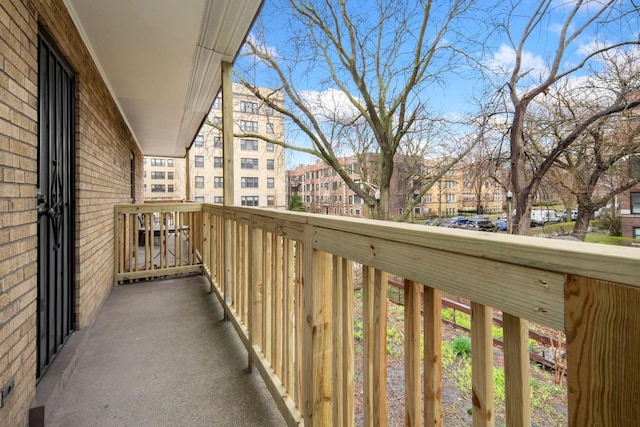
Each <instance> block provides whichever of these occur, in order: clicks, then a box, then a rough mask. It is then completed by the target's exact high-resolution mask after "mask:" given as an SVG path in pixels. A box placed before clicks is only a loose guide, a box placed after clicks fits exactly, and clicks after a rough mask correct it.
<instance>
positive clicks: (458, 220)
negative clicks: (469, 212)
mask: <svg viewBox="0 0 640 427" xmlns="http://www.w3.org/2000/svg"><path fill="white" fill-rule="evenodd" d="M467 222H469V218H467V217H466V216H454V217H451V218H449V219H447V220H446V221H444V222H443V223H442V224H440V227H452V228H459V227H462V226H463V225H465V224H466V223H467Z"/></svg>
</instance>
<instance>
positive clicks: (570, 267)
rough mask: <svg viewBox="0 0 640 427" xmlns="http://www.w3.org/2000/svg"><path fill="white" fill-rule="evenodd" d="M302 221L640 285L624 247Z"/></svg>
mask: <svg viewBox="0 0 640 427" xmlns="http://www.w3.org/2000/svg"><path fill="white" fill-rule="evenodd" d="M300 219H301V220H302V219H305V220H306V221H307V222H308V223H309V224H311V225H313V226H314V227H315V228H316V232H317V235H324V231H322V230H321V229H322V228H325V227H326V229H328V230H333V231H337V232H339V234H342V235H343V237H342V239H344V240H345V241H350V239H351V237H346V236H345V234H347V235H349V236H355V235H361V236H366V237H368V238H372V239H377V238H382V239H384V240H389V241H394V242H396V243H405V244H408V245H409V246H414V247H425V248H431V249H436V250H438V251H444V252H448V253H457V254H463V255H469V256H472V257H478V258H483V259H488V260H495V261H500V262H504V263H508V264H513V265H520V266H527V267H532V268H539V269H541V270H547V271H552V272H557V273H570V274H575V275H579V276H583V277H593V278H596V279H602V280H610V281H613V282H616V283H621V284H628V285H630V286H634V287H639V288H640V280H638V277H640V263H638V262H637V259H638V256H637V254H635V253H634V251H629V250H628V248H624V247H616V246H610V245H591V244H589V245H585V244H584V243H583V242H571V241H564V240H552V239H532V238H530V237H529V236H517V235H508V234H502V233H476V232H474V231H471V230H463V229H453V228H445V227H424V226H423V225H419V224H406V223H397V222H391V221H376V220H368V219H362V218H350V217H335V216H331V217H329V216H325V215H312V216H310V217H301V218H300ZM336 255H341V254H336ZM341 256H342V255H341ZM369 265H371V264H369ZM494 308H495V307H494Z"/></svg>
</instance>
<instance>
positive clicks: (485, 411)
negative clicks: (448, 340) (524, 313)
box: [471, 302, 495, 427]
mask: <svg viewBox="0 0 640 427" xmlns="http://www.w3.org/2000/svg"><path fill="white" fill-rule="evenodd" d="M492 325H493V313H492V311H491V308H490V307H487V306H485V305H482V304H478V303H475V302H471V349H472V350H471V356H472V357H471V383H472V390H471V392H472V396H471V397H472V398H471V401H472V404H473V412H472V416H473V425H474V427H491V426H493V425H494V423H495V405H494V395H493V332H492V330H491V327H492Z"/></svg>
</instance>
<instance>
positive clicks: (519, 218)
mask: <svg viewBox="0 0 640 427" xmlns="http://www.w3.org/2000/svg"><path fill="white" fill-rule="evenodd" d="M507 7H508V8H509V9H508V11H507V13H506V15H505V18H504V22H503V23H502V28H503V29H504V32H505V33H506V36H507V38H508V40H509V41H510V46H509V47H508V50H510V53H511V54H512V55H513V58H514V60H513V64H512V68H511V69H510V70H509V72H508V74H506V76H505V77H506V82H504V86H503V87H504V88H505V90H506V95H507V96H508V97H509V99H510V102H511V104H512V108H513V110H512V113H511V119H510V122H511V132H510V149H511V154H510V161H511V185H512V187H513V192H514V197H515V201H516V206H517V212H516V217H515V219H514V222H515V224H514V232H515V233H517V234H528V232H529V227H530V222H529V220H528V218H529V216H530V214H531V207H532V205H533V201H534V197H535V195H536V193H537V192H538V189H539V187H540V184H541V182H542V179H543V177H544V175H545V174H546V173H547V172H548V171H549V169H550V168H551V167H552V166H553V165H554V163H555V162H556V161H557V159H558V158H559V157H560V156H562V153H564V152H565V151H566V150H567V149H568V148H569V147H570V146H571V145H572V144H573V143H574V141H576V139H578V138H579V137H580V136H581V135H583V134H584V133H585V132H587V131H588V130H589V128H590V127H591V126H593V125H594V124H596V123H597V122H598V121H599V120H601V119H602V118H603V117H607V116H611V115H617V114H621V113H624V112H625V111H628V110H629V109H632V108H635V107H637V106H638V105H639V104H640V100H638V99H637V98H634V97H632V94H633V93H634V92H635V91H637V89H638V86H637V81H634V80H633V79H632V80H630V81H628V82H626V83H632V84H626V83H625V82H615V81H609V83H610V85H609V86H608V87H607V88H606V90H608V92H609V95H608V96H607V98H606V99H607V103H603V104H602V105H601V107H600V108H599V109H597V110H594V111H590V112H588V113H585V114H584V115H579V116H576V118H575V120H574V121H573V122H572V123H571V126H568V127H567V128H566V129H565V130H563V133H562V134H561V135H559V136H560V137H559V138H557V140H556V141H555V145H554V146H553V147H551V149H549V150H548V151H547V152H546V155H545V157H544V158H541V159H536V161H534V162H531V160H532V159H531V157H530V156H529V150H528V147H529V146H530V145H531V144H532V142H533V141H532V139H531V138H532V135H533V134H535V132H533V133H532V132H530V129H529V128H528V126H529V125H530V124H531V123H533V121H531V120H529V115H530V109H531V107H532V106H534V105H535V103H536V101H537V100H538V99H539V98H540V97H544V96H545V95H546V94H547V93H548V92H549V91H550V89H552V88H553V86H555V85H558V84H560V83H562V82H566V81H567V80H570V79H571V80H572V81H573V82H574V83H575V84H580V80H579V79H578V78H577V76H578V75H579V74H593V73H595V72H597V70H598V69H599V67H600V61H602V59H603V57H605V56H606V55H613V54H621V53H624V52H627V49H629V47H630V46H633V45H638V44H639V43H640V41H639V40H638V35H637V22H638V21H637V19H638V9H637V7H636V6H635V5H634V4H633V2H625V1H616V0H608V1H605V2H593V1H587V0H577V1H575V2H566V3H563V4H560V5H559V4H558V2H556V1H555V0H540V1H538V2H537V4H536V5H535V6H534V7H533V8H531V4H530V2H512V3H511V4H509V5H508V6H507ZM558 8H561V9H558ZM522 16H526V17H527V19H526V20H525V22H524V24H523V25H516V23H515V22H516V21H517V20H519V19H521V17H522ZM558 16H560V17H562V21H561V25H560V26H559V27H558V28H559V32H558V42H557V45H555V46H553V47H552V49H553V50H550V51H549V52H547V53H546V56H544V55H543V56H542V57H541V61H544V59H543V58H547V60H546V63H545V64H544V66H543V67H539V68H535V67H531V66H529V65H528V64H527V58H528V55H529V54H530V52H528V51H527V46H528V45H529V44H533V43H535V44H536V45H539V44H540V43H539V39H538V37H539V36H540V34H546V32H547V31H549V32H551V31H552V29H551V28H550V27H551V25H552V24H551V23H552V22H555V20H556V19H557V18H558ZM625 35H626V36H627V37H628V38H625V37H624V36H625ZM583 37H584V38H586V37H590V38H592V40H595V43H593V44H592V45H591V46H590V49H589V50H586V49H584V48H583V51H584V55H583V56H582V58H581V59H580V60H579V61H578V62H572V61H569V60H568V58H567V56H568V54H569V52H570V51H572V50H579V48H580V47H581V46H580V44H581V43H583V40H582V39H581V38H583ZM608 37H611V39H610V40H607V38H608ZM621 37H622V39H621ZM636 76H637V69H636ZM586 84H587V85H588V84H589V83H586ZM583 89H589V87H588V86H584V87H583ZM523 219H524V220H523Z"/></svg>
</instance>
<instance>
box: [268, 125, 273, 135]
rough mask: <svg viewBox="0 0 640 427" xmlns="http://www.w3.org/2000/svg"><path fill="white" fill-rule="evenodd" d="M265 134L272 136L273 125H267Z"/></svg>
mask: <svg viewBox="0 0 640 427" xmlns="http://www.w3.org/2000/svg"><path fill="white" fill-rule="evenodd" d="M267 133H269V134H273V133H274V132H273V123H267Z"/></svg>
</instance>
